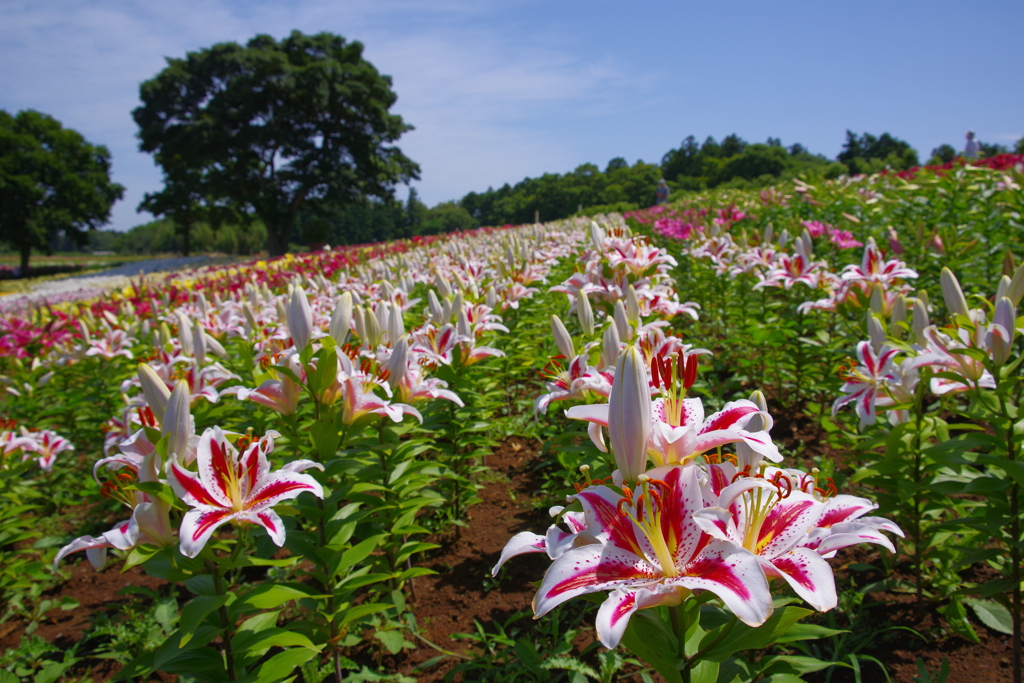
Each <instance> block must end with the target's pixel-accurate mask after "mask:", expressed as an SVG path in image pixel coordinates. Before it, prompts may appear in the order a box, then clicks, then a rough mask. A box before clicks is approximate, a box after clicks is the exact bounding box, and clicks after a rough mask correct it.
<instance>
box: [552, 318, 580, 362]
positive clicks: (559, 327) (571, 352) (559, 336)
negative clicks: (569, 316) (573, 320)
mask: <svg viewBox="0 0 1024 683" xmlns="http://www.w3.org/2000/svg"><path fill="white" fill-rule="evenodd" d="M551 336H553V337H554V338H555V346H557V347H558V350H559V351H560V352H561V354H562V355H563V356H565V358H566V359H568V360H572V359H573V358H575V357H576V346H575V345H574V344H573V341H572V336H571V335H570V334H569V330H567V329H565V323H563V322H562V319H561V318H559V317H558V316H557V315H552V316H551Z"/></svg>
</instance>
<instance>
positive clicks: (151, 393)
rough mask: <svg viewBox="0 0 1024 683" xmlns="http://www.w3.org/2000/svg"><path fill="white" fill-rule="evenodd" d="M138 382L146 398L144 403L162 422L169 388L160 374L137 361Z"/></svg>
mask: <svg viewBox="0 0 1024 683" xmlns="http://www.w3.org/2000/svg"><path fill="white" fill-rule="evenodd" d="M138 372H139V384H141V385H142V395H143V396H144V397H145V399H146V405H148V406H149V408H150V410H152V411H153V415H154V416H155V417H156V419H157V420H158V421H159V422H163V419H164V411H165V410H166V409H167V400H168V399H169V398H170V397H171V390H170V389H168V388H167V385H166V384H164V381H163V380H162V379H160V375H158V374H156V371H155V370H154V369H153V368H151V367H150V366H149V365H147V364H146V363H139V369H138Z"/></svg>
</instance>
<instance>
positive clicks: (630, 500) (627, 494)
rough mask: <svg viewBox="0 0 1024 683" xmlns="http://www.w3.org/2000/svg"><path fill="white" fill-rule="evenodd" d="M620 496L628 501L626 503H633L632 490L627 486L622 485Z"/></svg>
mask: <svg viewBox="0 0 1024 683" xmlns="http://www.w3.org/2000/svg"><path fill="white" fill-rule="evenodd" d="M622 497H623V498H624V499H625V500H626V502H628V503H629V504H630V505H632V504H633V492H632V491H631V490H629V488H627V487H625V486H623V487H622Z"/></svg>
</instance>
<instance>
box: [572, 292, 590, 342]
mask: <svg viewBox="0 0 1024 683" xmlns="http://www.w3.org/2000/svg"><path fill="white" fill-rule="evenodd" d="M576 317H577V318H579V321H580V327H582V328H583V334H585V335H587V336H588V337H593V336H594V309H593V308H591V306H590V299H589V298H588V297H587V295H586V294H584V293H583V292H580V293H579V296H577V297H576Z"/></svg>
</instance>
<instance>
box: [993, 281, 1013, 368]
mask: <svg viewBox="0 0 1024 683" xmlns="http://www.w3.org/2000/svg"><path fill="white" fill-rule="evenodd" d="M992 322H993V324H994V326H997V327H1002V328H1003V330H1005V337H1003V338H1001V339H1000V340H999V341H998V342H997V343H996V344H992V345H991V346H992V355H993V357H994V358H995V361H996V362H997V363H1005V362H1006V361H1007V360H1009V358H1010V353H1011V352H1012V351H1013V340H1014V338H1015V337H1016V335H1017V308H1016V306H1014V305H1013V302H1012V301H1010V299H1009V297H1005V296H1004V297H1003V298H1001V299H999V301H998V302H997V303H996V312H995V315H994V316H993V317H992ZM997 346H999V348H998V350H997V348H996V347H997Z"/></svg>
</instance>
